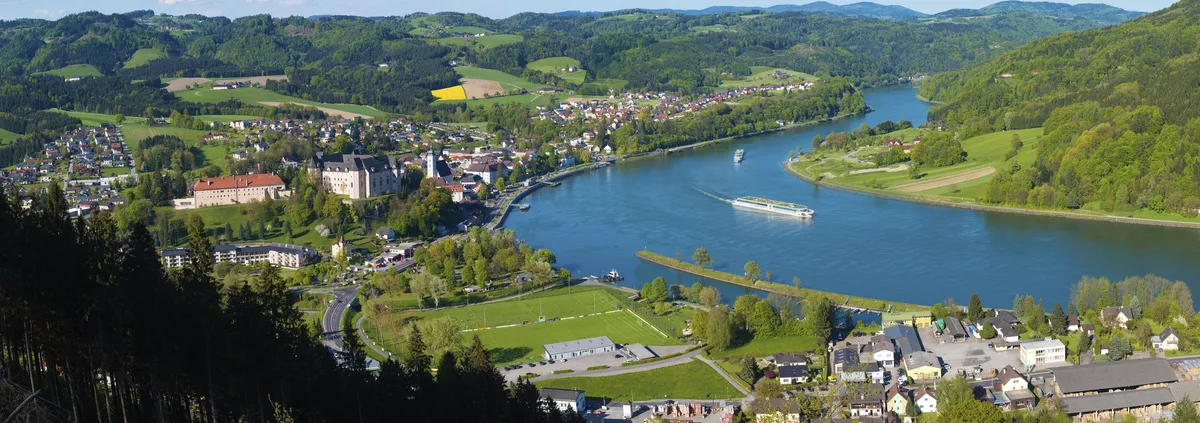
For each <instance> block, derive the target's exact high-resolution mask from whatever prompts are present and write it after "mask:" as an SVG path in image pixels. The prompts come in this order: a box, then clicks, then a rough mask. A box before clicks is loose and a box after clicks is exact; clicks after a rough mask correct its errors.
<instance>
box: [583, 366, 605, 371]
mask: <svg viewBox="0 0 1200 423" xmlns="http://www.w3.org/2000/svg"><path fill="white" fill-rule="evenodd" d="M607 368H608V366H607V365H599V366H592V367H588V368H587V369H588V370H604V369H607Z"/></svg>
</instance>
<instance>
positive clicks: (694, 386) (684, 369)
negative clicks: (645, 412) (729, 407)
mask: <svg viewBox="0 0 1200 423" xmlns="http://www.w3.org/2000/svg"><path fill="white" fill-rule="evenodd" d="M537 386H538V387H539V388H561V389H580V390H583V391H584V393H585V395H587V396H588V397H594V398H608V399H609V400H611V401H613V402H618V401H643V400H653V399H660V400H661V399H663V398H674V399H698V400H699V399H726V398H739V397H741V396H742V394H741V392H739V391H738V390H737V389H736V388H734V387H733V385H730V384H729V382H727V381H726V380H725V378H723V377H721V375H720V374H718V373H717V371H716V370H713V368H712V367H709V366H708V365H707V364H704V362H701V361H698V360H693V361H690V362H688V363H684V364H680V365H676V366H671V367H663V368H661V369H654V370H647V371H644V372H637V373H627V374H623V375H617V376H602V377H568V378H562V379H552V380H547V381H543V382H537Z"/></svg>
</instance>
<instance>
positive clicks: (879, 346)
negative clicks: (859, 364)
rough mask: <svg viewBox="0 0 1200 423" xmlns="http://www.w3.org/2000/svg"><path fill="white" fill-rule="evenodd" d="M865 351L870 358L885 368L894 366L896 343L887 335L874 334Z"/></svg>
mask: <svg viewBox="0 0 1200 423" xmlns="http://www.w3.org/2000/svg"><path fill="white" fill-rule="evenodd" d="M866 350H867V352H868V353H870V354H871V360H872V361H875V362H876V363H879V365H881V366H883V367H885V368H889V369H890V368H892V367H896V344H893V343H892V338H889V337H888V336H887V335H875V336H873V337H871V340H870V342H869V343H868V344H867V348H866Z"/></svg>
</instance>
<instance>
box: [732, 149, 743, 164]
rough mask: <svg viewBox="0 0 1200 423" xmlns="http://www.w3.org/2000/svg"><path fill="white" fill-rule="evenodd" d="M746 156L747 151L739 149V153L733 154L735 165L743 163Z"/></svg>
mask: <svg viewBox="0 0 1200 423" xmlns="http://www.w3.org/2000/svg"><path fill="white" fill-rule="evenodd" d="M744 156H746V150H742V149H740V148H739V149H738V151H737V152H736V153H733V162H734V163H741V162H742V157H744Z"/></svg>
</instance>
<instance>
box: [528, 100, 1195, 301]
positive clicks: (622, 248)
mask: <svg viewBox="0 0 1200 423" xmlns="http://www.w3.org/2000/svg"><path fill="white" fill-rule="evenodd" d="M864 94H865V95H866V99H867V102H868V104H870V105H871V107H873V108H874V110H875V111H874V112H872V113H870V114H867V115H865V116H853V117H848V118H846V119H843V120H839V121H834V122H826V123H821V124H817V125H811V126H805V127H799V128H795V129H791V130H787V131H780V132H775V133H770V134H763V135H757V136H753V137H747V138H742V139H737V140H732V141H729V142H725V143H721V144H717V145H713V146H710V147H708V148H704V149H699V150H695V151H684V152H680V153H678V154H672V155H670V156H667V157H659V158H648V159H644V160H636V161H630V162H621V163H617V164H615V165H614V166H610V167H607V168H604V169H600V170H597V171H593V172H587V173H582V174H579V175H576V176H573V177H571V178H568V179H564V180H562V184H561V185H560V186H558V187H555V188H544V189H540V190H538V191H535V192H533V193H531V194H530V195H529V196H528V197H526V198H525V199H523V200H522V201H523V202H526V203H530V204H532V205H533V207H532V209H531V210H530V211H529V212H526V213H516V214H513V215H512V216H510V217H509V219H508V220H507V221H506V222H505V226H506V227H508V228H511V229H514V230H516V232H517V234H519V236H520V237H521V238H522V240H524V241H526V242H528V243H530V244H532V245H537V246H538V247H540V248H548V249H551V250H553V251H554V252H555V255H556V257H557V261H558V263H557V264H556V266H559V267H563V268H566V269H569V270H571V271H572V273H573V274H574V275H575V276H587V275H603V274H604V273H606V272H608V271H609V270H612V269H614V268H615V269H618V270H619V271H620V272H621V273H623V274H625V276H626V279H625V280H624V281H623V282H621V283H622V284H623V285H625V286H630V287H635V288H640V287H641V285H642V284H643V283H645V282H647V281H649V280H651V279H653V278H654V277H657V276H663V277H665V278H667V281H668V282H670V283H683V284H691V283H692V282H695V281H698V280H699V278H698V277H694V276H690V275H687V274H685V273H683V272H679V271H675V270H672V269H668V268H665V267H662V266H659V265H656V264H653V263H650V262H645V261H642V260H640V259H638V258H637V257H636V256H635V253H636V252H637V251H640V250H650V251H655V252H658V253H662V254H665V255H668V256H676V255H678V256H679V257H682V258H685V259H686V258H687V257H690V256H691V253H692V252H693V251H694V250H695V249H696V248H697V247H705V248H707V249H708V250H709V252H710V253H711V254H712V256H713V258H714V260H715V262H716V263H715V265H714V267H715V268H717V269H718V270H726V271H729V272H731V273H740V270H738V269H740V268H741V267H742V265H743V264H744V263H745V262H747V261H751V260H754V261H757V262H758V263H759V264H760V265H761V267H762V268H763V269H764V270H766V271H770V272H771V274H772V276H771V277H772V279H773V280H776V281H782V282H784V283H790V281H791V280H792V278H793V276H795V277H799V278H800V279H801V281H802V286H804V287H808V288H813V289H819V290H825V291H831V292H837V293H844V294H849V295H858V296H863V297H873V298H886V299H888V300H891V301H901V302H908V303H916V304H931V303H934V302H937V301H940V300H942V299H946V298H956V299H958V301H959V303H960V304H961V303H965V302H966V299H967V298H968V297H969V296H970V295H971V292H973V291H978V292H979V294H980V295H981V296H982V298H983V301H984V304H985V305H988V306H994V307H1001V306H1004V307H1006V306H1008V305H1010V304H1011V303H1012V299H1013V297H1014V296H1016V295H1017V294H1029V295H1033V296H1035V297H1037V298H1045V299H1046V301H1050V302H1057V301H1062V302H1063V303H1064V304H1065V303H1066V300H1067V297H1068V296H1069V295H1070V289H1071V285H1073V284H1074V283H1075V282H1077V281H1078V280H1079V279H1080V278H1081V277H1083V276H1085V275H1090V276H1097V277H1099V276H1104V277H1109V278H1114V279H1122V278H1125V277H1128V276H1140V275H1144V274H1157V275H1159V276H1162V277H1165V278H1168V279H1173V280H1184V281H1186V282H1189V285H1190V286H1191V288H1192V289H1193V290H1195V289H1198V288H1200V287H1198V286H1196V285H1195V283H1196V281H1200V261H1197V260H1194V258H1195V257H1197V255H1198V254H1200V231H1195V230H1188V229H1181V228H1171V227H1154V226H1140V225H1116V224H1111V223H1104V222H1092V221H1083V220H1071V219H1059V218H1050V217H1042V216H1030V215H1017V214H1009V213H998V212H990V211H980V210H969V209H957V208H948V207H932V206H929V205H925V204H919V203H914V202H910V201H900V200H896V199H890V198H884V197H880V196H873V195H862V194H859V193H854V192H847V191H842V190H832V189H828V188H823V187H820V186H816V185H813V184H811V183H808V182H805V181H803V180H801V179H799V178H796V177H794V176H792V175H790V174H789V173H788V171H787V170H786V169H785V167H784V166H782V165H781V163H783V162H785V161H787V159H788V152H789V151H792V150H796V149H800V150H802V151H808V150H810V149H811V141H812V138H813V136H814V135H818V134H827V133H830V132H848V131H850V130H852V129H854V128H856V127H857V126H858V125H859V124H860V123H867V124H869V125H874V124H876V123H878V122H882V121H885V120H892V121H898V120H900V119H908V120H910V121H912V122H913V123H914V124H918V125H919V124H920V123H922V122H923V121H924V117H925V115H926V111H927V108H928V104H926V103H923V102H921V101H919V100H917V99H916V98H915V90H913V89H912V88H909V87H888V88H878V89H871V90H867V91H866V92H865V93H864ZM737 149H745V150H746V160H745V161H744V162H743V163H741V164H737V165H735V164H733V163H731V161H730V159H729V158H730V157H732V155H733V152H734V151H735V150H737ZM706 193H711V194H713V195H716V196H718V197H723V198H733V197H739V196H744V195H750V196H758V197H764V198H771V199H775V200H780V201H788V202H793V203H797V204H805V205H807V206H809V207H812V208H813V209H815V210H819V211H820V214H819V215H818V216H816V217H815V218H813V219H811V220H803V219H795V218H789V217H785V216H779V215H773V214H765V213H759V212H754V211H748V210H741V209H735V208H733V207H732V206H731V205H730V204H729V203H726V202H723V201H719V200H718V199H714V198H713V197H711V196H709V195H706ZM706 283H709V284H713V285H716V286H717V287H718V288H719V289H720V290H721V292H722V296H723V297H725V298H733V297H736V296H737V295H740V294H742V293H745V292H747V288H743V287H739V286H733V285H728V284H722V283H718V282H713V281H706ZM885 294H886V295H885Z"/></svg>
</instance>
